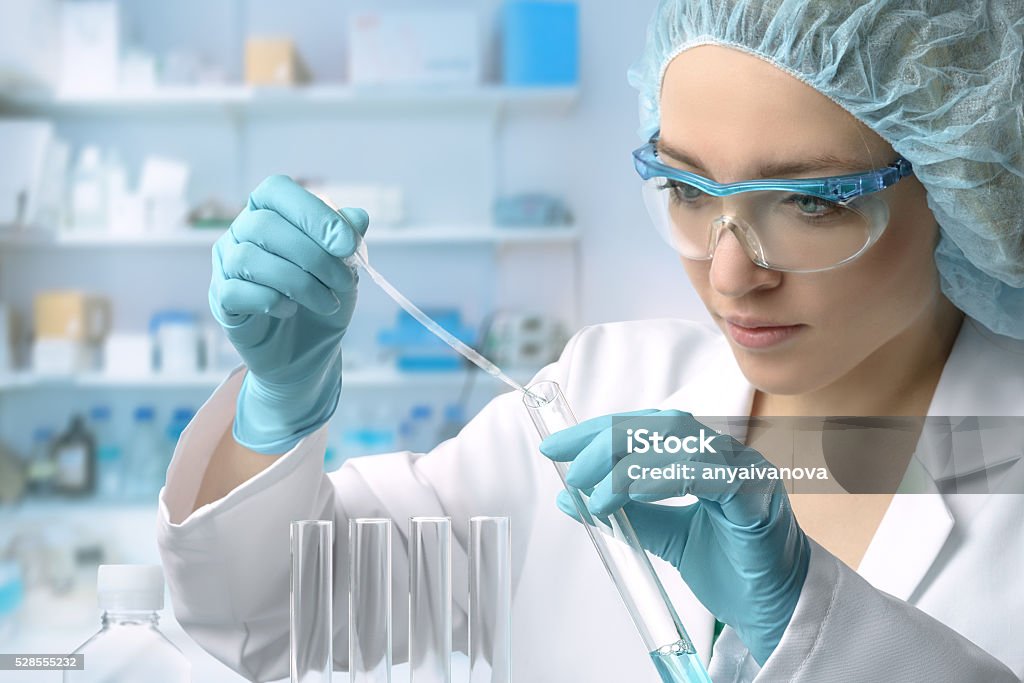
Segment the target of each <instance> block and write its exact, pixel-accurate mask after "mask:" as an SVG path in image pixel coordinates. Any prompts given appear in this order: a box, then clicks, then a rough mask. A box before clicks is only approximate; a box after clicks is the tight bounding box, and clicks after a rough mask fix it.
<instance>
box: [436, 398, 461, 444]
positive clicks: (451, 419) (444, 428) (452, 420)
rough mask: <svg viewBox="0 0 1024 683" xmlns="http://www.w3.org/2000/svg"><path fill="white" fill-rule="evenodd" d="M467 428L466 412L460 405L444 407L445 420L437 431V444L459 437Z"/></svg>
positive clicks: (454, 404)
mask: <svg viewBox="0 0 1024 683" xmlns="http://www.w3.org/2000/svg"><path fill="white" fill-rule="evenodd" d="M465 426H466V411H465V410H464V409H463V407H462V406H461V405H460V404H458V403H449V404H448V405H446V406H445V407H444V420H442V422H441V426H440V427H438V429H437V435H436V437H437V443H441V442H442V441H447V440H448V439H451V438H452V437H454V436H458V434H459V432H460V431H462V428H463V427H465ZM435 445H436V444H435Z"/></svg>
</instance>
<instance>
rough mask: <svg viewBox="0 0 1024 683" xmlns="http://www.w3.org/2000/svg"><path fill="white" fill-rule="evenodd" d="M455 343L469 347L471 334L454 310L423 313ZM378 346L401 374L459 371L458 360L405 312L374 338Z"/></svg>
mask: <svg viewBox="0 0 1024 683" xmlns="http://www.w3.org/2000/svg"><path fill="white" fill-rule="evenodd" d="M423 312H424V313H426V314H427V315H428V316H430V317H431V318H433V319H434V320H436V321H437V324H438V325H440V326H441V327H443V328H444V329H446V330H448V331H449V332H451V333H452V334H453V335H454V336H455V337H456V338H457V339H459V340H461V341H463V342H465V343H467V344H470V345H472V342H473V337H474V331H473V330H472V329H471V328H469V327H465V326H463V324H462V315H461V314H460V313H459V311H458V310H457V309H454V308H435V309H426V310H424V311H423ZM377 341H378V343H379V344H380V345H381V346H383V347H385V348H390V349H392V350H393V351H394V353H395V366H396V367H397V368H398V369H399V370H401V371H402V372H451V371H455V370H458V369H460V368H462V367H463V363H464V361H463V359H462V356H460V355H458V354H457V353H455V352H454V351H452V350H451V349H450V348H448V346H447V345H446V344H445V343H444V342H443V341H441V340H440V339H438V338H437V337H435V336H434V335H433V334H431V333H430V331H428V330H427V329H426V328H425V327H423V326H422V325H420V324H419V322H418V321H417V320H416V319H415V318H413V317H412V316H411V315H409V314H408V313H406V312H405V311H399V312H398V318H397V320H396V321H395V326H394V327H393V328H392V329H385V330H381V331H380V332H379V333H378V334H377Z"/></svg>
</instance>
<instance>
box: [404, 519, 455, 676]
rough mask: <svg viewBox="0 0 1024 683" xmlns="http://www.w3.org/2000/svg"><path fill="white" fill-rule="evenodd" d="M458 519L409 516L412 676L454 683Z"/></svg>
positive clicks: (410, 662) (410, 671)
mask: <svg viewBox="0 0 1024 683" xmlns="http://www.w3.org/2000/svg"><path fill="white" fill-rule="evenodd" d="M451 536H452V521H451V519H449V518H448V517H413V518H412V519H410V520H409V680H410V683H451V677H452V674H451V656H452V569H451V565H452V541H451Z"/></svg>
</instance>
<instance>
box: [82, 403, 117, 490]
mask: <svg viewBox="0 0 1024 683" xmlns="http://www.w3.org/2000/svg"><path fill="white" fill-rule="evenodd" d="M89 423H90V425H91V426H92V431H93V434H94V435H95V437H96V470H97V477H96V493H97V494H98V495H99V496H100V497H101V498H104V499H106V500H115V499H117V498H120V497H121V494H122V483H123V479H124V458H123V457H122V453H121V446H120V444H119V443H118V441H117V439H116V436H115V432H114V426H113V422H112V420H111V412H110V406H108V405H106V404H101V405H95V406H93V407H92V408H91V409H90V410H89Z"/></svg>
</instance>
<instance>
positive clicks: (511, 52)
mask: <svg viewBox="0 0 1024 683" xmlns="http://www.w3.org/2000/svg"><path fill="white" fill-rule="evenodd" d="M502 24H503V27H504V38H503V43H504V44H503V47H502V63H503V67H504V77H505V83H507V84H508V85H516V86H567V85H576V84H577V83H578V82H579V7H578V5H577V4H576V3H575V2H547V1H544V0H508V1H507V2H506V3H505V5H504V7H503V8H502Z"/></svg>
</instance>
